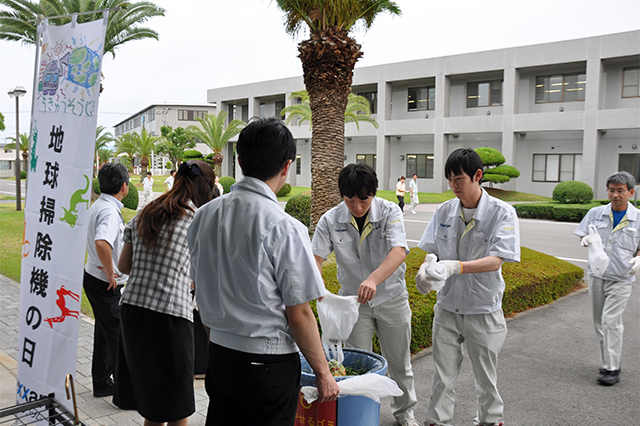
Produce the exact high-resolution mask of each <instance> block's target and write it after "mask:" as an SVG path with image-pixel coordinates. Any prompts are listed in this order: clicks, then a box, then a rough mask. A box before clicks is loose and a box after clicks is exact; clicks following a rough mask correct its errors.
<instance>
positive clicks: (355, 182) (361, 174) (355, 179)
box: [338, 163, 378, 200]
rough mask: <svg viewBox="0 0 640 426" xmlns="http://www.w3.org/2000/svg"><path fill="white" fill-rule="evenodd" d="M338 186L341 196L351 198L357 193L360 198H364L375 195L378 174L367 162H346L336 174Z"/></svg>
mask: <svg viewBox="0 0 640 426" xmlns="http://www.w3.org/2000/svg"><path fill="white" fill-rule="evenodd" d="M338 188H340V196H341V197H347V198H353V197H354V196H356V195H357V196H358V198H360V199H361V200H366V199H367V198H369V197H373V196H375V195H376V191H377V188H378V176H377V175H376V171H375V170H374V169H373V167H371V166H370V165H368V164H367V163H357V164H353V163H352V164H347V165H346V166H345V167H344V168H343V169H342V170H340V174H339V175H338Z"/></svg>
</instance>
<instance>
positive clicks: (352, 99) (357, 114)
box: [282, 90, 378, 130]
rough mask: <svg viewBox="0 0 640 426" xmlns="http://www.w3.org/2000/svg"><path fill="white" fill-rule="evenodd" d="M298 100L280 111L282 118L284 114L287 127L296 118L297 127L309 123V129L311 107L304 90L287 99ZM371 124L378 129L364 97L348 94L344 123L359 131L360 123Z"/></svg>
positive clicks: (367, 101)
mask: <svg viewBox="0 0 640 426" xmlns="http://www.w3.org/2000/svg"><path fill="white" fill-rule="evenodd" d="M294 98H297V99H300V103H298V104H294V105H291V106H288V107H286V108H284V109H283V110H282V116H283V117H284V116H285V115H286V114H288V115H287V119H286V120H285V123H286V124H287V125H288V124H289V123H291V120H293V119H294V118H298V119H299V121H298V126H302V123H304V122H305V121H308V122H309V128H310V129H311V125H312V122H311V106H310V105H309V93H307V91H306V90H300V91H298V92H293V93H292V94H291V96H289V99H294ZM361 121H363V122H366V123H371V124H372V125H373V127H375V128H376V129H377V128H378V122H377V121H376V120H375V118H373V117H371V106H370V105H369V100H368V99H367V98H365V97H364V96H358V95H356V94H354V93H349V97H348V98H347V108H346V110H345V112H344V122H345V123H355V124H356V128H357V129H358V130H360V122H361Z"/></svg>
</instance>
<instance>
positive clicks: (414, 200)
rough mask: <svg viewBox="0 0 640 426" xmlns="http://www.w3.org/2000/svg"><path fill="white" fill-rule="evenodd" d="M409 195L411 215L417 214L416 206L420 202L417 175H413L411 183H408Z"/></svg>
mask: <svg viewBox="0 0 640 426" xmlns="http://www.w3.org/2000/svg"><path fill="white" fill-rule="evenodd" d="M409 193H410V195H411V208H410V210H411V214H417V212H416V206H417V205H418V203H419V202H420V200H419V199H418V175H417V174H415V173H414V174H413V176H412V177H411V182H409Z"/></svg>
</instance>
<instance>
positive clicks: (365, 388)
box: [301, 373, 403, 404]
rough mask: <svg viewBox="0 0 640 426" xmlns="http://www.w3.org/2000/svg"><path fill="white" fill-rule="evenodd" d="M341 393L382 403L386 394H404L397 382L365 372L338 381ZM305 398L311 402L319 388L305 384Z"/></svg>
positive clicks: (315, 398)
mask: <svg viewBox="0 0 640 426" xmlns="http://www.w3.org/2000/svg"><path fill="white" fill-rule="evenodd" d="M338 386H339V387H340V393H339V395H356V396H365V397H367V398H370V399H373V400H374V401H375V402H377V403H380V398H384V397H385V396H400V395H402V394H403V392H402V390H400V388H399V387H398V385H397V384H396V382H394V381H393V380H392V379H390V378H388V377H386V376H381V375H379V374H373V373H371V374H363V375H362V376H354V377H351V378H348V379H345V380H341V381H339V382H338ZM301 391H302V393H303V394H304V399H306V400H307V402H308V403H309V404H311V403H312V402H313V401H316V400H317V399H318V389H317V388H315V387H313V386H303V387H302V389H301Z"/></svg>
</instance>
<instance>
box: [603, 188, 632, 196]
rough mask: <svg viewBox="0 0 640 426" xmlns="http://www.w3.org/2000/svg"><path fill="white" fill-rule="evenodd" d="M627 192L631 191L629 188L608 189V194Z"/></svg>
mask: <svg viewBox="0 0 640 426" xmlns="http://www.w3.org/2000/svg"><path fill="white" fill-rule="evenodd" d="M625 192H629V190H628V189H624V188H620V189H607V193H608V194H611V195H613V194H616V193H617V194H624V193H625Z"/></svg>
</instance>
